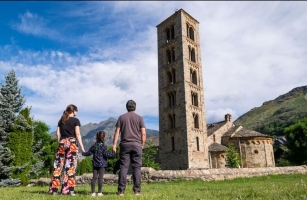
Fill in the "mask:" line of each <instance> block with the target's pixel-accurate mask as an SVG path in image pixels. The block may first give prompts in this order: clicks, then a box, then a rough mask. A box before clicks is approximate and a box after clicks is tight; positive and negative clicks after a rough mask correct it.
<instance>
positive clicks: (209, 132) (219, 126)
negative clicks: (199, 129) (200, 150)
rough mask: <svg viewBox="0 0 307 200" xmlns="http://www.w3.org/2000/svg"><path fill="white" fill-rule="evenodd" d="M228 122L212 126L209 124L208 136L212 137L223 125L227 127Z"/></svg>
mask: <svg viewBox="0 0 307 200" xmlns="http://www.w3.org/2000/svg"><path fill="white" fill-rule="evenodd" d="M226 123H227V122H226V121H221V122H216V123H212V124H207V134H208V136H210V135H212V134H213V133H214V132H215V131H217V130H218V129H219V128H221V127H222V126H223V125H225V124H226Z"/></svg>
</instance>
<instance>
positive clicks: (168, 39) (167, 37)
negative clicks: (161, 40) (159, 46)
mask: <svg viewBox="0 0 307 200" xmlns="http://www.w3.org/2000/svg"><path fill="white" fill-rule="evenodd" d="M170 40H171V30H170V29H169V28H168V29H166V42H169V41H170Z"/></svg>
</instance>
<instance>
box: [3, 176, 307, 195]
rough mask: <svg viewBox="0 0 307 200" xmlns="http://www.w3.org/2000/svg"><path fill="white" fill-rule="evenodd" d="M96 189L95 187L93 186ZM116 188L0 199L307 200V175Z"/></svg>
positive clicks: (11, 191)
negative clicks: (120, 191)
mask: <svg viewBox="0 0 307 200" xmlns="http://www.w3.org/2000/svg"><path fill="white" fill-rule="evenodd" d="M96 187H97V186H96ZM116 188H117V186H116V185H105V186H104V187H103V194H104V196H102V197H91V196H90V186H89V185H85V186H78V187H76V196H63V195H56V196H52V195H49V194H47V193H46V191H47V190H48V187H47V186H46V187H38V186H37V187H16V188H0V199H1V200H4V199H13V200H14V199H16V200H17V199H21V200H36V199H37V200H45V199H56V200H60V199H158V200H167V199H186V200H190V199H191V200H194V199H195V200H197V199H204V200H211V199H270V200H271V199H276V200H284V199H304V200H307V176H306V175H303V174H291V175H270V176H263V177H253V178H244V179H243V178H238V179H235V180H227V181H214V182H204V181H201V180H193V181H185V180H180V181H172V182H165V183H150V184H142V195H140V196H135V195H133V193H132V185H128V186H127V189H126V193H125V195H124V196H118V195H117V193H116Z"/></svg>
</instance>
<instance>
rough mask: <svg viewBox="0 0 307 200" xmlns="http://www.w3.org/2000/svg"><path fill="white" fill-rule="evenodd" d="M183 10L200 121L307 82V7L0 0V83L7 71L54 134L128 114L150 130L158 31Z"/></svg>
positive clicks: (154, 125) (154, 115) (154, 114)
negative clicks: (197, 81) (189, 22)
mask: <svg viewBox="0 0 307 200" xmlns="http://www.w3.org/2000/svg"><path fill="white" fill-rule="evenodd" d="M180 8H182V9H184V10H185V11H186V12H188V13H189V14H190V15H192V16H193V17H194V18H195V19H197V20H198V21H199V23H200V40H201V58H202V67H203V80H204V94H205V109H206V115H207V123H212V122H216V121H221V120H223V118H224V115H225V114H226V113H230V114H232V116H233V119H234V120H235V119H236V118H237V117H239V116H240V115H242V114H244V113H246V112H247V111H249V110H250V109H252V108H254V107H259V106H261V105H262V103H263V102H265V101H268V100H271V99H274V98H276V97H278V96H279V95H281V94H284V93H286V92H288V91H290V90H291V89H293V88H295V87H298V86H303V85H306V84H307V79H306V75H307V67H306V63H307V62H306V61H307V57H306V56H307V49H306V46H307V30H306V29H307V26H306V24H307V12H306V10H307V2H276V1H273V2H265V1H261V2H220V1H218V2H202V1H195V2H193V1H179V2H177V1H171V2H164V1H158V2H154V1H148V2H129V1H127V2H126V1H125V2H117V1H110V2H105V1H94V2H81V1H80V2H61V1H60V2H38V1H37V2H0V19H1V20H0V31H1V37H0V81H1V82H3V80H4V76H5V75H6V74H7V73H8V72H9V71H10V70H11V69H14V70H15V72H16V75H17V77H18V79H19V80H20V82H19V83H20V85H21V86H22V93H23V94H25V97H26V105H25V106H31V107H32V115H33V118H34V119H36V120H42V121H44V122H46V123H47V124H48V125H49V126H50V127H51V130H50V131H53V130H55V127H56V124H57V121H58V119H59V117H60V116H61V114H62V112H63V110H64V109H65V108H66V106H67V105H68V104H70V103H73V104H75V105H77V106H78V108H79V113H78V118H79V119H80V121H81V124H83V125H85V124H87V123H89V122H95V123H98V122H100V121H102V120H106V119H108V118H109V117H114V118H117V117H118V116H119V115H120V114H122V113H124V112H126V110H125V103H126V101H127V100H129V99H134V100H135V101H136V102H137V113H139V114H140V115H142V116H144V118H145V123H146V126H147V127H148V128H151V129H156V130H158V71H157V65H158V64H157V34H156V33H157V30H156V25H158V24H159V23H160V22H162V21H163V20H164V19H166V18H167V17H169V16H170V15H172V14H173V13H174V12H175V10H176V9H180Z"/></svg>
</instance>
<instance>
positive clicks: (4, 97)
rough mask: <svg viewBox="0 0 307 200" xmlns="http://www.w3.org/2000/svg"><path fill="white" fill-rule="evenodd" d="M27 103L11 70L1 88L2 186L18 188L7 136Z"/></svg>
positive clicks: (0, 180)
mask: <svg viewBox="0 0 307 200" xmlns="http://www.w3.org/2000/svg"><path fill="white" fill-rule="evenodd" d="M24 103H25V99H24V96H23V95H21V87H19V86H18V80H17V79H16V76H15V71H14V70H11V71H10V72H9V73H8V75H7V76H5V84H2V83H1V87H0V186H2V187H6V186H18V185H19V184H20V180H19V179H13V178H12V177H11V174H12V170H13V169H14V168H16V167H12V166H10V163H11V162H12V159H13V158H14V156H13V155H12V154H11V151H10V149H9V148H8V146H7V136H8V134H9V133H10V132H11V131H12V129H13V124H14V121H15V119H16V114H17V113H18V112H19V111H20V110H21V108H22V106H23V105H24Z"/></svg>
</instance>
